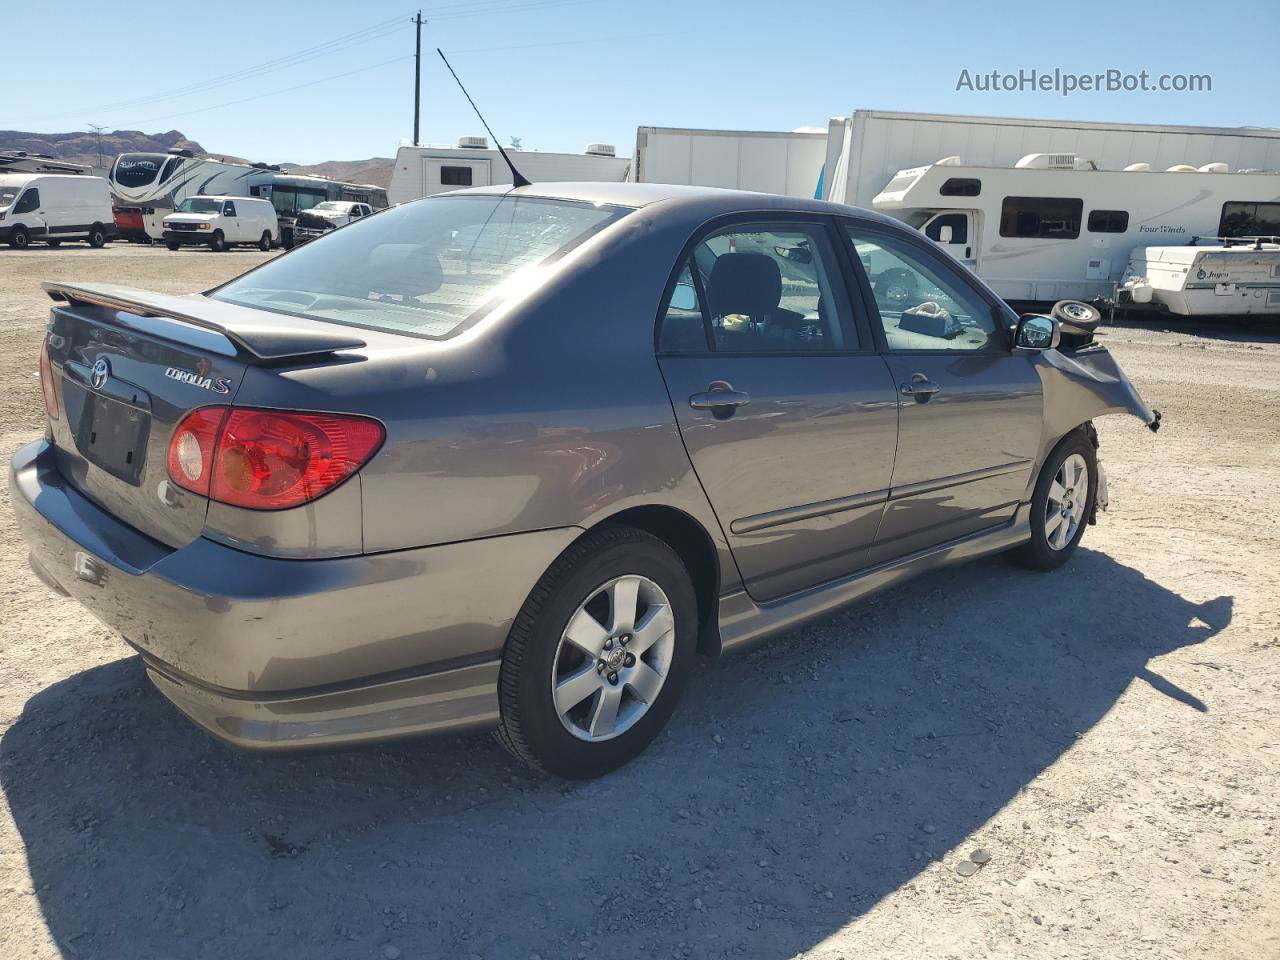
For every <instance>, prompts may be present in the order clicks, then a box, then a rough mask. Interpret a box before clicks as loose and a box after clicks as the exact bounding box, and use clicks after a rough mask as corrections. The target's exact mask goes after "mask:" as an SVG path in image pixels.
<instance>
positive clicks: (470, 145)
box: [458, 137, 489, 150]
mask: <svg viewBox="0 0 1280 960" xmlns="http://www.w3.org/2000/svg"><path fill="white" fill-rule="evenodd" d="M458 149H459V150H488V149H489V138H488V137H459V138H458Z"/></svg>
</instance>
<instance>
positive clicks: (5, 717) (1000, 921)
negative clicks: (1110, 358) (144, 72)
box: [0, 245, 1280, 960]
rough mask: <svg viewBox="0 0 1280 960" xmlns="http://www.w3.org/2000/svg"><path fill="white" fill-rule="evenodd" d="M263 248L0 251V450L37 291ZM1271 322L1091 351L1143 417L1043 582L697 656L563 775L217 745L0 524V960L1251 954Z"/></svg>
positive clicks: (422, 749) (1279, 370) (1264, 741)
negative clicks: (682, 690) (595, 753)
mask: <svg viewBox="0 0 1280 960" xmlns="http://www.w3.org/2000/svg"><path fill="white" fill-rule="evenodd" d="M262 258H263V255H262V254H259V253H257V252H252V253H250V252H235V253H229V254H210V253H206V252H203V251H200V252H183V253H174V254H170V253H168V252H167V251H163V250H156V249H142V248H136V247H127V246H123V245H116V246H114V247H113V248H110V249H108V250H105V251H88V250H77V249H71V248H67V249H64V250H63V251H60V252H58V253H53V252H52V251H46V250H34V249H33V250H32V251H30V252H28V253H26V254H14V253H10V252H8V251H0V325H2V328H3V331H4V336H3V339H2V340H0V350H3V355H2V356H0V385H2V386H3V390H0V424H2V425H0V453H2V454H3V455H4V457H5V458H6V459H7V458H8V456H9V455H10V454H11V453H12V451H13V450H14V448H16V447H17V446H18V445H19V444H21V443H24V442H26V441H28V440H30V439H33V438H35V437H36V436H37V435H38V434H39V432H40V429H41V422H42V413H41V412H40V411H41V401H40V397H39V387H38V381H37V380H36V377H35V373H34V371H35V366H36V362H35V358H36V351H37V346H38V343H39V338H40V334H41V330H42V327H43V324H44V315H45V312H46V310H47V306H48V304H47V301H46V300H45V299H44V298H43V295H42V294H41V293H40V292H39V290H38V288H37V287H36V281H37V280H40V279H49V278H78V279H85V280H113V281H118V282H123V283H132V284H136V285H140V286H146V287H152V288H158V289H164V290H172V291H182V290H193V289H201V288H205V287H207V286H210V285H212V284H213V283H216V282H218V281H219V280H222V279H225V278H227V277H230V276H231V275H233V274H235V273H237V272H239V271H240V270H242V269H244V268H246V267H248V266H250V265H252V264H256V263H258V262H260V261H261V259H262ZM1276 334H1277V331H1276V329H1275V328H1263V329H1260V330H1259V329H1255V330H1251V331H1239V330H1224V329H1213V328H1207V327H1191V326H1168V327H1160V328H1153V327H1150V326H1146V327H1143V326H1137V325H1133V326H1119V327H1113V328H1110V329H1108V330H1107V331H1106V343H1107V345H1108V346H1109V347H1111V348H1112V349H1113V350H1114V352H1115V353H1116V354H1117V356H1118V357H1119V359H1120V361H1121V363H1122V364H1123V366H1124V367H1125V369H1126V370H1127V371H1128V372H1129V374H1130V376H1131V377H1132V379H1133V380H1134V381H1135V382H1136V383H1137V385H1138V387H1139V389H1140V390H1141V392H1142V393H1143V395H1144V397H1145V398H1146V399H1147V401H1148V402H1149V403H1150V404H1151V405H1152V406H1155V407H1158V408H1160V409H1161V410H1162V411H1163V412H1164V414H1165V418H1166V419H1165V428H1164V429H1163V430H1162V431H1161V432H1160V434H1159V435H1158V436H1153V435H1152V434H1151V433H1149V432H1148V431H1147V430H1145V429H1144V428H1143V427H1142V426H1141V425H1140V424H1139V423H1138V422H1137V421H1136V420H1134V419H1132V418H1127V417H1125V418H1120V417H1112V418H1107V419H1105V420H1103V421H1101V422H1100V423H1099V431H1100V433H1101V436H1102V444H1103V454H1104V457H1105V460H1106V463H1107V466H1108V469H1109V472H1110V477H1111V495H1112V508H1111V511H1110V512H1109V513H1108V514H1106V515H1105V516H1104V518H1103V520H1102V522H1101V523H1100V524H1099V526H1097V527H1095V528H1093V529H1091V530H1089V532H1088V534H1087V536H1086V537H1085V541H1084V547H1083V548H1082V549H1081V551H1080V553H1079V554H1078V555H1077V556H1076V558H1075V560H1074V561H1073V563H1072V564H1071V565H1070V566H1069V567H1068V568H1067V569H1065V570H1062V571H1059V572H1057V573H1054V574H1051V575H1043V574H1039V575H1038V574H1032V573H1028V572H1025V571H1022V570H1019V569H1017V568H1014V567H1011V566H1009V565H1008V564H1006V563H1004V562H1003V561H1002V560H1000V559H998V558H996V559H991V560H986V561H982V562H978V563H974V564H971V565H969V566H966V567H961V568H957V569H954V570H951V571H947V572H944V573H940V574H936V575H931V576H926V577H924V578H921V579H919V580H916V581H914V582H913V583H911V584H908V585H906V586H904V587H902V588H899V589H897V590H894V591H892V592H889V593H886V594H883V595H881V596H880V597H878V598H876V599H873V600H871V601H869V602H865V603H862V604H860V605H858V606H856V607H854V608H851V609H849V610H848V611H846V612H844V613H842V614H840V615H838V616H835V617H832V618H830V619H828V620H825V621H822V622H820V623H816V624H813V625H812V626H809V627H807V628H805V629H802V630H799V631H796V632H795V633H793V634H791V635H789V636H787V637H784V638H781V639H779V640H778V641H775V642H773V643H771V644H769V645H767V646H765V647H762V648H759V649H757V650H755V651H753V652H751V653H749V654H746V655H744V656H741V657H737V658H732V659H729V660H726V661H725V662H723V663H721V664H718V665H714V666H704V667H702V668H701V669H700V670H699V675H698V676H697V677H696V678H695V680H694V682H693V684H692V685H691V688H690V690H689V694H688V697H687V700H686V703H685V704H684V706H683V707H682V709H681V710H680V711H679V712H678V713H677V715H676V717H675V719H674V720H673V722H672V724H671V726H670V728H669V730H668V731H667V732H666V733H665V734H664V735H663V736H662V737H660V738H659V740H658V741H657V742H656V743H655V744H654V746H653V747H652V748H651V749H650V750H649V751H648V753H647V754H646V755H645V756H643V757H642V758H641V759H640V760H639V761H638V762H636V763H634V764H632V765H631V766H630V767H628V768H626V769H625V770H623V771H620V772H619V773H617V774H615V775H613V776H610V777H608V778H606V779H604V780H601V781H597V782H594V783H589V784H567V783H562V782H556V781H550V780H546V779H542V778H539V777H536V776H533V775H531V774H529V773H527V772H525V771H524V770H523V769H522V768H520V767H519V766H517V765H515V763H514V762H513V761H511V760H509V759H508V757H507V756H506V754H505V753H503V752H502V751H501V750H500V749H499V748H498V747H497V746H496V745H494V744H493V743H491V742H490V741H489V739H488V738H487V737H469V738H452V739H450V738H444V739H435V740H428V741H419V742H413V743H407V744H402V745H397V746H395V747H392V748H384V749H369V750H364V751H360V752H353V753H334V754H326V755H313V756H306V757H300V758H294V759H290V758H261V757H256V756H251V755H246V754H243V753H237V752H234V751H233V750H231V749H229V748H226V747H223V746H221V745H220V744H217V743H215V742H213V741H212V740H210V739H209V738H208V737H207V736H205V735H204V734H202V733H200V732H199V731H197V730H196V729H195V728H194V727H193V726H192V725H191V724H190V723H188V722H187V721H186V720H185V719H183V718H182V717H181V716H180V715H179V714H178V713H177V712H175V711H174V710H173V709H172V708H170V707H169V706H168V704H167V703H166V702H164V701H163V699H162V698H161V697H160V695H159V694H158V693H156V692H155V691H154V690H152V688H151V687H150V686H149V684H148V683H147V681H146V679H145V678H144V676H143V672H142V670H141V668H140V666H139V664H138V661H137V660H136V658H134V657H132V656H129V655H128V650H127V648H126V647H125V646H124V644H123V643H122V642H120V641H119V640H118V639H117V638H115V637H114V636H112V635H111V634H110V633H109V632H108V631H106V630H105V629H103V628H102V627H101V626H99V625H98V624H97V623H96V622H95V621H94V620H93V619H91V618H90V617H89V616H88V615H87V614H86V613H85V612H84V611H83V610H81V609H80V608H79V607H78V606H76V605H75V604H74V603H73V602H71V601H68V600H63V599H58V598H56V597H54V596H53V595H51V594H50V593H49V591H48V590H46V589H45V588H44V587H43V586H42V585H41V584H40V583H39V582H38V581H37V580H36V579H35V578H34V577H33V576H32V575H31V574H30V573H29V572H28V570H27V567H26V564H25V559H24V558H25V553H24V549H23V547H22V544H21V543H20V541H19V538H18V536H17V533H16V531H15V530H14V528H13V525H12V522H11V521H10V520H9V519H8V517H9V513H8V509H7V505H6V506H4V507H0V734H2V735H3V737H2V739H0V786H2V787H3V802H0V957H4V958H10V957H14V958H16V957H38V958H49V957H60V956H63V957H93V958H97V957H102V958H123V957H128V958H151V957H156V958H186V957H206V956H207V957H218V958H223V957H250V956H265V955H268V953H269V952H270V953H272V954H274V955H278V956H305V957H307V958H309V960H321V958H330V957H332V958H348V957H350V958H363V957H368V958H374V960H377V958H392V960H394V958H396V957H403V958H406V960H408V958H414V957H450V958H453V957H462V958H467V957H484V958H533V957H541V958H545V960H553V958H561V957H584V958H585V957H592V958H595V957H600V956H611V957H619V958H621V957H666V956H672V957H739V956H742V957H760V958H787V957H795V956H805V957H822V958H837V957H847V958H853V957H875V958H878V960H895V958H917V957H921V958H923V957H928V958H960V957H975V956H976V957H1007V958H1018V960H1024V958H1033V960H1039V958H1044V960H1062V958H1075V957H1095V958H1106V960H1116V958H1131V957H1132V958H1139V957H1140V958H1174V957H1179V958H1180V957H1188V958H1190V957H1195V958H1243V957H1248V958H1251V960H1252V958H1259V960H1266V958H1276V957H1280V864H1278V861H1280V847H1278V845H1277V829H1278V828H1280V822H1278V821H1280V789H1278V788H1280V722H1278V721H1280V717H1278V716H1277V713H1278V707H1280V683H1277V680H1278V679H1280V676H1278V674H1280V671H1278V670H1277V661H1278V660H1280V587H1277V584H1276V579H1275V565H1276V559H1277V557H1280V536H1278V534H1277V526H1278V523H1280V521H1278V519H1277V518H1278V516H1280V510H1277V496H1276V490H1277V489H1280V466H1278V464H1280V336H1277V335H1276ZM5 495H6V496H7V493H6V494H5ZM975 850H981V851H985V854H986V855H987V856H989V858H990V859H989V862H986V863H985V865H983V866H981V867H980V868H976V867H973V866H963V865H964V863H965V862H966V861H967V860H968V859H969V857H970V855H971V854H972V853H973V852H974V851H975ZM977 859H979V860H982V859H985V857H984V856H983V855H981V854H979V855H978V856H977ZM970 862H971V861H970ZM962 871H963V872H965V873H971V874H972V875H969V876H964V875H962Z"/></svg>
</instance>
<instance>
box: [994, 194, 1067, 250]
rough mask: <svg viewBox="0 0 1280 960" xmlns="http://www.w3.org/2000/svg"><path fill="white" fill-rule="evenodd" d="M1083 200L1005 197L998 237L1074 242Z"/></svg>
mask: <svg viewBox="0 0 1280 960" xmlns="http://www.w3.org/2000/svg"><path fill="white" fill-rule="evenodd" d="M1083 212H1084V201H1083V200H1075V199H1071V198H1067V197H1005V198H1004V203H1003V204H1001V207H1000V236H1002V237H1033V238H1038V239H1042V240H1074V239H1075V238H1076V237H1078V236H1080V218H1081V214H1083Z"/></svg>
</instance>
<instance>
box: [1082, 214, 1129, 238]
mask: <svg viewBox="0 0 1280 960" xmlns="http://www.w3.org/2000/svg"><path fill="white" fill-rule="evenodd" d="M1128 229H1129V211H1128V210H1090V211H1089V232H1090V233H1124V232H1125V231H1126V230H1128Z"/></svg>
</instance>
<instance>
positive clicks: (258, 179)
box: [107, 148, 279, 243]
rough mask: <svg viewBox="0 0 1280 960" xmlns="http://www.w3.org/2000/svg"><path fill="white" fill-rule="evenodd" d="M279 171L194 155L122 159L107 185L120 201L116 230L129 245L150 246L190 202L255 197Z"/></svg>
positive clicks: (187, 152) (174, 151) (184, 152)
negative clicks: (178, 209)
mask: <svg viewBox="0 0 1280 960" xmlns="http://www.w3.org/2000/svg"><path fill="white" fill-rule="evenodd" d="M278 170H279V167H276V168H271V167H268V166H267V165H266V164H263V163H258V164H249V163H227V162H225V161H222V160H212V159H209V158H207V157H197V156H195V155H194V154H192V152H191V151H190V150H184V149H179V148H174V149H171V150H170V151H169V152H168V153H122V154H120V156H118V157H116V161H115V163H113V164H112V165H111V172H110V173H109V174H108V177H107V179H108V180H110V182H111V193H112V196H113V197H114V200H115V207H116V213H115V221H116V230H117V232H118V233H119V234H120V237H121V238H122V239H124V240H130V241H135V242H143V243H150V242H151V241H152V240H159V239H160V238H161V237H162V236H163V235H164V226H163V221H164V217H165V214H167V213H172V212H173V210H174V208H175V207H177V205H178V204H180V203H181V202H182V201H183V200H185V199H186V198H187V197H196V196H231V197H252V196H256V195H257V190H256V188H257V186H258V185H259V184H263V183H270V182H271V178H272V177H273V176H275V173H276V171H278Z"/></svg>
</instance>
